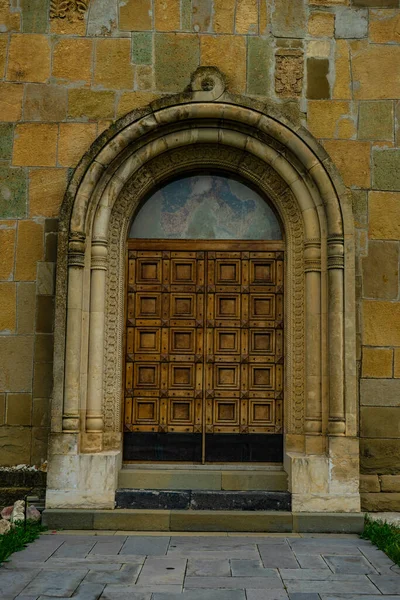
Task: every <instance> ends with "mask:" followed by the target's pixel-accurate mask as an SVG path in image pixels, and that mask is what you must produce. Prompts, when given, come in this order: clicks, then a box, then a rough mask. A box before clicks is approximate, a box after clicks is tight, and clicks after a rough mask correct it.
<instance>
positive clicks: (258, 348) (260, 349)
mask: <svg viewBox="0 0 400 600" xmlns="http://www.w3.org/2000/svg"><path fill="white" fill-rule="evenodd" d="M274 352H275V332H274V330H273V329H251V330H250V353H252V354H274Z"/></svg>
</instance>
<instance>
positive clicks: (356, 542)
mask: <svg viewBox="0 0 400 600" xmlns="http://www.w3.org/2000/svg"><path fill="white" fill-rule="evenodd" d="M99 533H100V532H97V534H96V533H95V532H93V533H92V534H87V533H85V534H83V533H80V534H76V532H74V534H72V532H71V534H70V535H69V534H68V532H59V533H54V534H47V535H42V536H41V538H40V539H39V540H37V541H36V542H34V543H33V544H31V545H30V546H29V547H28V548H26V549H25V550H23V551H22V552H18V553H16V554H14V555H13V556H12V558H11V560H10V561H9V562H8V563H5V564H4V565H3V566H2V567H1V568H0V598H1V600H14V599H16V598H18V599H19V600H61V599H62V598H75V599H76V600H98V599H101V600H125V599H126V600H288V599H290V600H335V599H337V600H339V599H342V600H343V599H346V598H347V599H348V600H350V599H351V600H378V599H380V598H382V599H386V600H394V599H395V598H397V599H398V600H400V569H399V568H398V567H396V566H395V565H393V563H392V562H391V561H390V560H389V558H387V556H386V555H385V554H383V552H380V551H379V550H377V549H376V548H375V547H374V546H372V544H371V543H370V542H368V541H366V540H361V539H360V538H359V537H358V536H355V535H354V536H353V535H341V536H339V535H336V536H335V535H322V534H321V535H305V534H302V535H300V534H297V535H293V536H287V537H283V536H282V537H281V536H279V535H265V536H263V535H253V536H252V535H247V534H243V535H238V534H221V535H212V534H211V535H210V534H206V535H201V534H190V535H188V534H181V535H179V534H177V535H173V536H170V535H161V534H156V535H143V534H140V535H137V534H135V535H127V534H126V533H123V532H106V534H102V535H100V534H99Z"/></svg>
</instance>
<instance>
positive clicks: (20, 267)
mask: <svg viewBox="0 0 400 600" xmlns="http://www.w3.org/2000/svg"><path fill="white" fill-rule="evenodd" d="M38 260H43V225H42V224H41V223H35V222H34V221H19V222H18V238H17V253H16V265H15V280H16V281H35V280H36V263H37V261H38Z"/></svg>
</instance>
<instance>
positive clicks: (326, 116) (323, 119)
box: [307, 100, 350, 138]
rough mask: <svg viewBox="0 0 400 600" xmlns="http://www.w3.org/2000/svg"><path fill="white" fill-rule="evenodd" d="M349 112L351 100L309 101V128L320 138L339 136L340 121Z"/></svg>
mask: <svg viewBox="0 0 400 600" xmlns="http://www.w3.org/2000/svg"><path fill="white" fill-rule="evenodd" d="M349 113H350V104H349V102H337V101H331V100H319V101H317V100H315V101H309V102H308V113H307V116H308V119H307V126H308V129H309V130H310V131H311V133H312V134H313V135H315V137H318V138H334V137H337V136H338V128H339V123H340V121H341V120H342V119H343V117H344V116H345V115H348V114H349Z"/></svg>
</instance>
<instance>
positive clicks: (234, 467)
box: [122, 462, 283, 472]
mask: <svg viewBox="0 0 400 600" xmlns="http://www.w3.org/2000/svg"><path fill="white" fill-rule="evenodd" d="M122 469H123V470H124V471H125V470H130V469H133V470H136V469H137V470H145V471H151V470H155V471H158V470H160V471H164V470H166V471H250V472H253V471H283V465H282V463H206V464H205V465H198V464H195V463H181V462H180V463H151V462H149V463H123V464H122Z"/></svg>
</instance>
